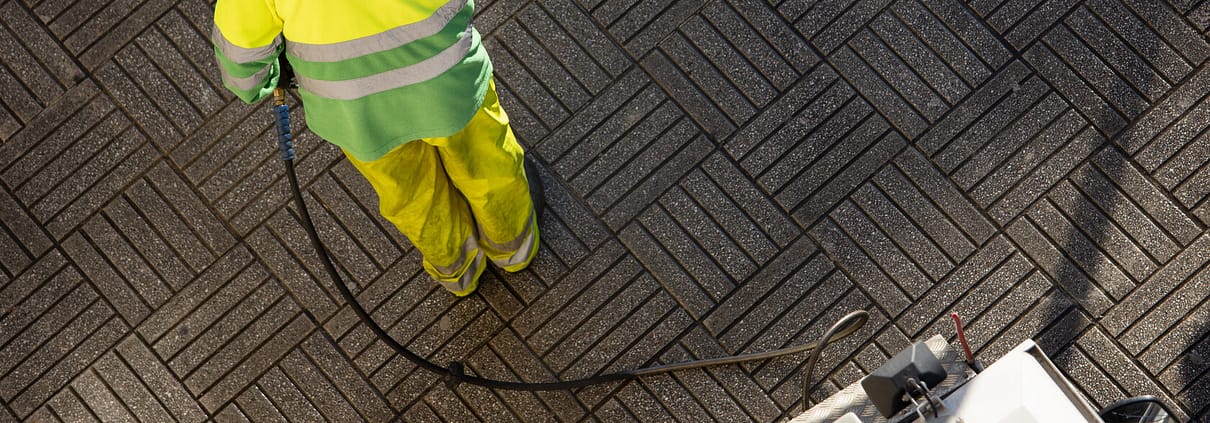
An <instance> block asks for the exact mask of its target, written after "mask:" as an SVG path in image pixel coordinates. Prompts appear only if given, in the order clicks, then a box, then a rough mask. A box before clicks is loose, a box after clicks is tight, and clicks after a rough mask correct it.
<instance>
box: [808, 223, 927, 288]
mask: <svg viewBox="0 0 1210 423" xmlns="http://www.w3.org/2000/svg"><path fill="white" fill-rule="evenodd" d="M829 217H831V219H832V221H834V222H836V223H837V225H838V226H840V228H841V229H842V230H844V231H845V233H846V235H847V236H848V237H849V239H851V240H852V241H853V242H854V243H855V244H857V246H858V247H859V248H861V251H862V253H863V254H865V255H866V256H867V257H869V258H870V259H871V260H873V261H874V263H875V265H876V266H878V268H879V269H881V270H882V271H883V272H885V273H886V274H887V276H888V277H889V278H890V279H891V280H893V281H895V283H896V285H898V287H899V288H900V289H902V290H903V291H904V292H905V293H907V295H908V297H909V298H912V299H915V298H919V297H920V295H921V294H923V293H924V291H925V290H927V289H928V288H929V287H930V286H931V285H932V280H931V279H930V278H929V277H928V275H927V274H926V273H925V272H924V271H922V269H921V268H920V267H919V264H918V263H913V262H912V260H911V258H910V257H909V256H908V255H907V254H906V253H905V252H904V251H903V250H901V249H900V248H899V247H898V246H896V245H895V242H894V239H892V238H890V237H889V236H888V235H887V234H886V233H885V232H883V231H882V230H880V229H879V228H878V226H877V225H876V224H875V222H871V221H870V217H869V216H868V215H867V214H865V213H862V212H861V211H860V210H859V209H858V208H857V207H856V206H855V205H854V204H853V203H851V202H844V203H841V204H839V205H837V206H836V209H835V210H834V211H833V212H832V213H831V214H830V215H829ZM842 260H843V259H842Z"/></svg>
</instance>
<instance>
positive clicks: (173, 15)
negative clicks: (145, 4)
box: [139, 1, 230, 141]
mask: <svg viewBox="0 0 1210 423" xmlns="http://www.w3.org/2000/svg"><path fill="white" fill-rule="evenodd" d="M200 3H201V2H197V1H191V2H183V3H178V5H177V6H176V8H174V9H169V10H168V11H167V12H166V13H165V14H164V16H162V17H160V18H159V19H158V20H157V21H156V24H155V28H156V29H158V30H159V32H158V33H153V32H151V31H147V32H145V34H147V36H148V37H150V39H148V40H143V39H140V40H139V42H140V43H142V44H143V45H144V46H146V47H144V48H143V50H144V52H146V53H147V55H148V56H150V57H151V58H152V60H153V61H155V63H156V64H157V65H159V66H161V67H163V68H165V72H166V73H168V74H169V75H172V78H171V80H172V81H173V85H174V86H176V88H177V89H178V90H180V92H181V95H182V96H184V97H185V99H186V100H189V102H190V103H191V104H193V107H195V108H197V109H198V111H199V112H201V113H202V114H203V115H204V116H208V115H211V114H213V113H215V112H217V111H218V110H219V109H221V108H222V107H223V106H224V105H225V104H226V103H227V99H228V98H230V97H228V94H226V93H225V92H224V91H225V90H224V89H223V87H222V84H221V82H219V81H218V78H219V71H218V63H217V61H215V60H214V59H213V55H214V49H213V47H212V46H211V45H210V34H209V32H208V29H209V28H210V27H209V25H205V26H202V25H198V26H194V24H193V23H191V22H190V21H189V17H188V16H198V15H202V16H206V17H207V18H208V17H210V16H211V14H210V13H205V12H209V10H205V12H202V11H201V10H197V9H196V6H198V5H200ZM182 13H184V14H182ZM207 23H209V22H207ZM164 141H171V140H164Z"/></svg>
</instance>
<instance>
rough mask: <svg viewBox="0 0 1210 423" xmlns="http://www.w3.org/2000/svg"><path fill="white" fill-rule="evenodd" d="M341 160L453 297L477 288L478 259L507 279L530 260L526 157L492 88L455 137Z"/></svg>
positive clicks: (532, 225) (532, 236) (533, 228)
mask: <svg viewBox="0 0 1210 423" xmlns="http://www.w3.org/2000/svg"><path fill="white" fill-rule="evenodd" d="M345 156H346V157H348V159H349V161H350V162H351V163H352V164H353V167H355V168H357V170H358V171H360V172H361V174H362V175H364V176H365V178H366V179H367V180H368V181H369V182H370V185H372V186H373V187H374V190H375V191H377V193H378V202H379V211H380V212H381V213H382V216H383V217H385V218H386V219H387V220H389V221H390V222H391V223H394V224H395V226H396V227H397V228H399V231H400V232H402V233H403V234H404V235H405V236H407V238H408V239H409V240H410V241H411V242H412V244H413V245H414V246H415V247H416V248H417V249H418V250H420V252H421V254H423V255H424V269H425V270H426V271H427V272H428V273H429V275H431V276H432V277H433V279H435V280H436V281H437V282H438V283H440V284H441V286H443V287H444V288H445V289H447V290H449V291H450V292H453V293H454V294H455V295H458V296H465V295H468V294H470V293H471V292H473V291H474V290H475V288H476V287H478V283H479V282H478V280H479V276H480V275H481V274H482V273H483V270H484V269H485V268H486V262H485V256H486V259H488V260H491V261H492V262H493V263H495V264H496V265H497V266H499V267H501V268H503V269H504V270H506V271H510V272H515V271H519V270H521V269H524V268H525V267H526V266H528V265H529V263H530V261H532V260H533V258H534V255H535V254H536V252H537V250H538V221H537V215H536V214H535V212H534V208H533V201H532V200H531V199H530V194H529V184H528V182H527V181H526V179H525V178H526V176H525V167H524V157H525V152H524V150H522V148H521V145H520V144H518V143H517V138H516V137H515V136H514V135H513V131H512V128H511V127H510V126H509V122H508V115H507V114H505V113H504V109H503V108H502V107H500V102H499V100H498V99H497V97H496V88H495V83H494V82H493V83H492V84H490V85H489V87H488V90H487V94H486V95H485V96H484V99H483V105H482V106H480V108H479V111H478V112H477V113H476V114H475V116H474V117H473V118H471V121H470V123H468V124H467V125H466V127H465V128H463V129H462V131H461V132H458V133H456V134H454V135H451V136H448V137H442V138H426V139H422V140H416V141H412V142H409V143H406V144H403V145H401V146H399V147H396V148H395V149H393V150H391V151H390V152H389V153H387V154H386V155H385V156H383V157H381V158H379V159H377V160H373V161H369V162H363V161H360V160H357V159H356V158H354V157H353V156H351V155H348V154H347V153H346V154H345ZM531 177H535V178H536V177H537V175H531Z"/></svg>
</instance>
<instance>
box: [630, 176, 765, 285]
mask: <svg viewBox="0 0 1210 423" xmlns="http://www.w3.org/2000/svg"><path fill="white" fill-rule="evenodd" d="M678 193H680V191H679V190H677V189H673V190H671V191H669V193H668V194H667V195H666V196H665V197H664V200H662V201H661V202H662V203H663V204H666V205H667V206H665V207H664V208H658V207H651V208H649V209H648V210H647V211H646V212H644V213H643V214H642V215H641V216H639V222H640V223H642V224H643V226H644V227H645V228H646V229H647V231H648V232H650V233H651V234H652V235H653V236H654V237H655V239H656V241H658V242H659V243H660V244H661V246H662V247H663V249H664V250H666V251H668V253H669V254H670V255H671V256H672V258H673V259H675V260H676V261H677V262H678V263H679V265H680V267H681V268H683V269H684V270H685V271H686V272H687V273H688V274H689V276H690V277H691V278H693V279H694V280H695V281H696V282H697V283H698V285H700V286H701V287H702V288H703V289H704V290H705V292H706V293H707V294H709V295H710V297H711V298H712V299H713V300H714V301H718V299H720V298H722V297H723V296H725V295H727V293H729V292H730V291H731V290H732V289H734V287H735V282H734V280H735V279H737V278H742V277H743V276H746V274H747V273H750V272H751V268H752V267H754V266H753V265H752V264H751V263H750V262H749V263H743V262H740V260H742V257H743V255H742V253H737V252H735V251H734V248H727V247H723V248H727V249H728V250H730V251H725V250H721V249H720V246H719V245H715V244H713V243H712V242H711V241H712V240H709V239H706V238H705V237H706V236H708V235H706V231H705V230H704V229H696V228H695V226H696V225H697V223H695V222H691V221H689V219H690V217H688V216H685V215H684V213H687V211H685V210H683V209H681V208H680V206H678V205H676V204H673V202H675V201H678V200H680V199H683V198H684V197H683V193H682V195H681V196H680V199H678V198H677V197H678V196H677V195H675V194H678ZM695 240H696V242H695ZM735 254H739V257H734V255H735ZM710 257H713V258H714V259H715V260H713V261H712V260H711V259H710ZM728 262H730V263H732V264H729V263H728ZM724 272H726V273H724ZM729 274H730V275H731V277H728V275H729ZM736 274H740V275H742V276H736Z"/></svg>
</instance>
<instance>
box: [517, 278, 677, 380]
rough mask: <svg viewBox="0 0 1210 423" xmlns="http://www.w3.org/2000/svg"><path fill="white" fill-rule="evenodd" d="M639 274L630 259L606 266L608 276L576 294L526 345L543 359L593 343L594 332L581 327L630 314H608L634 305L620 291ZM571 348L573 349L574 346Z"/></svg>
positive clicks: (627, 310) (623, 311) (621, 311)
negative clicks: (549, 355)
mask: <svg viewBox="0 0 1210 423" xmlns="http://www.w3.org/2000/svg"><path fill="white" fill-rule="evenodd" d="M642 270H643V269H642V266H640V265H639V263H638V262H637V261H635V260H634V259H633V258H630V257H627V258H624V259H623V260H622V261H620V262H617V263H614V264H613V265H612V266H610V271H609V272H608V273H606V274H603V275H601V277H600V278H598V279H596V280H594V281H593V283H592V284H591V285H589V286H586V287H585V289H584V290H583V291H582V292H580V293H577V294H576V295H575V297H573V298H571V299H570V303H569V304H567V305H566V306H565V307H563V309H561V310H559V311H558V312H557V313H556V314H554V315H552V316H550V318H549V319H548V320H547V321H546V322H545V323H544V324H543V325H542V327H541V328H540V329H538V330H536V331H534V332H533V333H532V334H530V335H529V336H528V337H527V341H528V342H527V343H528V345H529V346H530V348H533V349H534V351H535V352H537V353H539V354H543V355H544V354H546V353H548V352H550V351H551V349H552V348H555V347H559V348H562V349H564V350H566V349H567V348H569V345H576V344H579V345H584V344H588V343H592V341H593V339H594V337H593V336H591V335H590V334H591V333H593V332H594V331H593V330H592V326H589V327H585V326H586V325H589V320H590V319H592V320H594V321H600V320H601V319H605V318H611V317H607V316H619V315H626V314H628V313H629V312H630V309H629V308H624V309H622V310H619V311H613V312H612V313H611V311H612V310H616V309H617V307H627V306H626V305H627V304H632V303H633V302H634V301H636V299H635V298H627V297H626V296H625V295H623V294H622V289H623V288H624V287H625V286H626V285H630V284H632V281H633V280H634V279H635V278H637V277H639V275H640V273H641V272H642ZM646 288H647V289H648V290H650V289H652V288H654V287H651V286H649V287H646ZM648 294H650V292H648ZM641 299H642V297H639V298H638V300H641ZM602 314H604V316H602ZM597 325H600V323H597ZM606 328H607V327H606ZM606 328H600V329H598V330H601V329H606ZM598 333H599V332H598ZM571 348H574V346H572V347H571ZM555 368H556V369H558V368H560V366H559V365H558V364H556V365H555Z"/></svg>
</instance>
